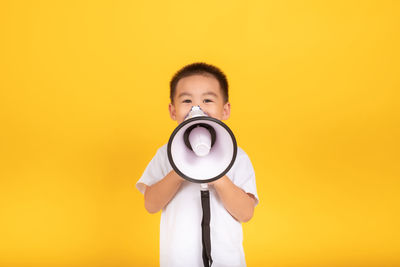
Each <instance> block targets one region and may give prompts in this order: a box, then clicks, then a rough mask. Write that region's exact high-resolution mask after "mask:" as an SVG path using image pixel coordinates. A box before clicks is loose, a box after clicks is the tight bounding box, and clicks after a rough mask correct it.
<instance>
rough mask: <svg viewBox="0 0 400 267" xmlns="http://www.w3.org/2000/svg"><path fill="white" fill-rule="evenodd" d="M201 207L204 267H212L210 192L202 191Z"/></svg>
mask: <svg viewBox="0 0 400 267" xmlns="http://www.w3.org/2000/svg"><path fill="white" fill-rule="evenodd" d="M201 207H202V208H203V220H202V221H201V230H202V232H201V233H202V243H203V263H204V267H210V266H211V264H212V262H213V261H212V258H211V239H210V192H209V191H208V190H207V191H203V190H202V191H201Z"/></svg>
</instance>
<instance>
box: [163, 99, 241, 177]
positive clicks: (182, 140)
mask: <svg viewBox="0 0 400 267" xmlns="http://www.w3.org/2000/svg"><path fill="white" fill-rule="evenodd" d="M167 154H168V160H169V162H170V164H171V166H172V168H173V169H174V170H175V172H176V173H177V174H179V176H181V177H182V178H184V179H186V180H188V181H190V182H194V183H201V184H206V183H209V182H212V181H215V180H217V179H219V178H221V177H222V176H224V175H225V174H226V173H227V172H228V171H229V170H230V169H231V167H232V165H233V163H234V162H235V159H236V154H237V144H236V139H235V136H234V134H233V132H232V131H231V129H229V127H228V126H227V125H226V124H225V123H223V122H222V121H220V120H218V119H215V118H212V117H209V116H207V114H206V113H204V112H203V110H202V109H201V108H200V107H199V106H193V107H192V109H191V110H190V112H189V113H188V115H187V116H186V118H185V120H184V121H183V122H182V123H181V124H179V125H178V126H177V127H176V128H175V130H174V131H173V133H172V134H171V137H170V139H169V141H168V146H167Z"/></svg>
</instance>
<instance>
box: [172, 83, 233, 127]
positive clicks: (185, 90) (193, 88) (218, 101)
mask: <svg viewBox="0 0 400 267" xmlns="http://www.w3.org/2000/svg"><path fill="white" fill-rule="evenodd" d="M192 106H200V108H201V109H202V110H203V111H204V112H205V113H207V115H208V116H210V117H213V118H216V119H219V120H226V119H228V118H229V115H230V108H231V107H230V104H229V102H227V103H224V97H223V95H222V92H221V89H220V86H219V82H218V80H217V79H215V78H214V77H213V76H211V75H210V76H208V75H207V76H205V75H191V76H188V77H185V78H182V79H180V80H179V82H178V84H177V85H176V91H175V96H174V104H169V113H170V116H171V118H172V119H173V120H176V121H177V122H178V123H181V122H183V120H184V119H185V116H186V115H187V114H188V113H189V111H190V109H191V108H192Z"/></svg>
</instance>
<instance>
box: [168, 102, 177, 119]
mask: <svg viewBox="0 0 400 267" xmlns="http://www.w3.org/2000/svg"><path fill="white" fill-rule="evenodd" d="M168 109H169V116H170V117H171V119H173V120H174V121H176V110H175V106H174V104H172V103H170V104H169V106H168Z"/></svg>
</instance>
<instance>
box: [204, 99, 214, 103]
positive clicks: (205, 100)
mask: <svg viewBox="0 0 400 267" xmlns="http://www.w3.org/2000/svg"><path fill="white" fill-rule="evenodd" d="M211 102H213V101H212V100H211V99H204V100H203V103H211Z"/></svg>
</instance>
